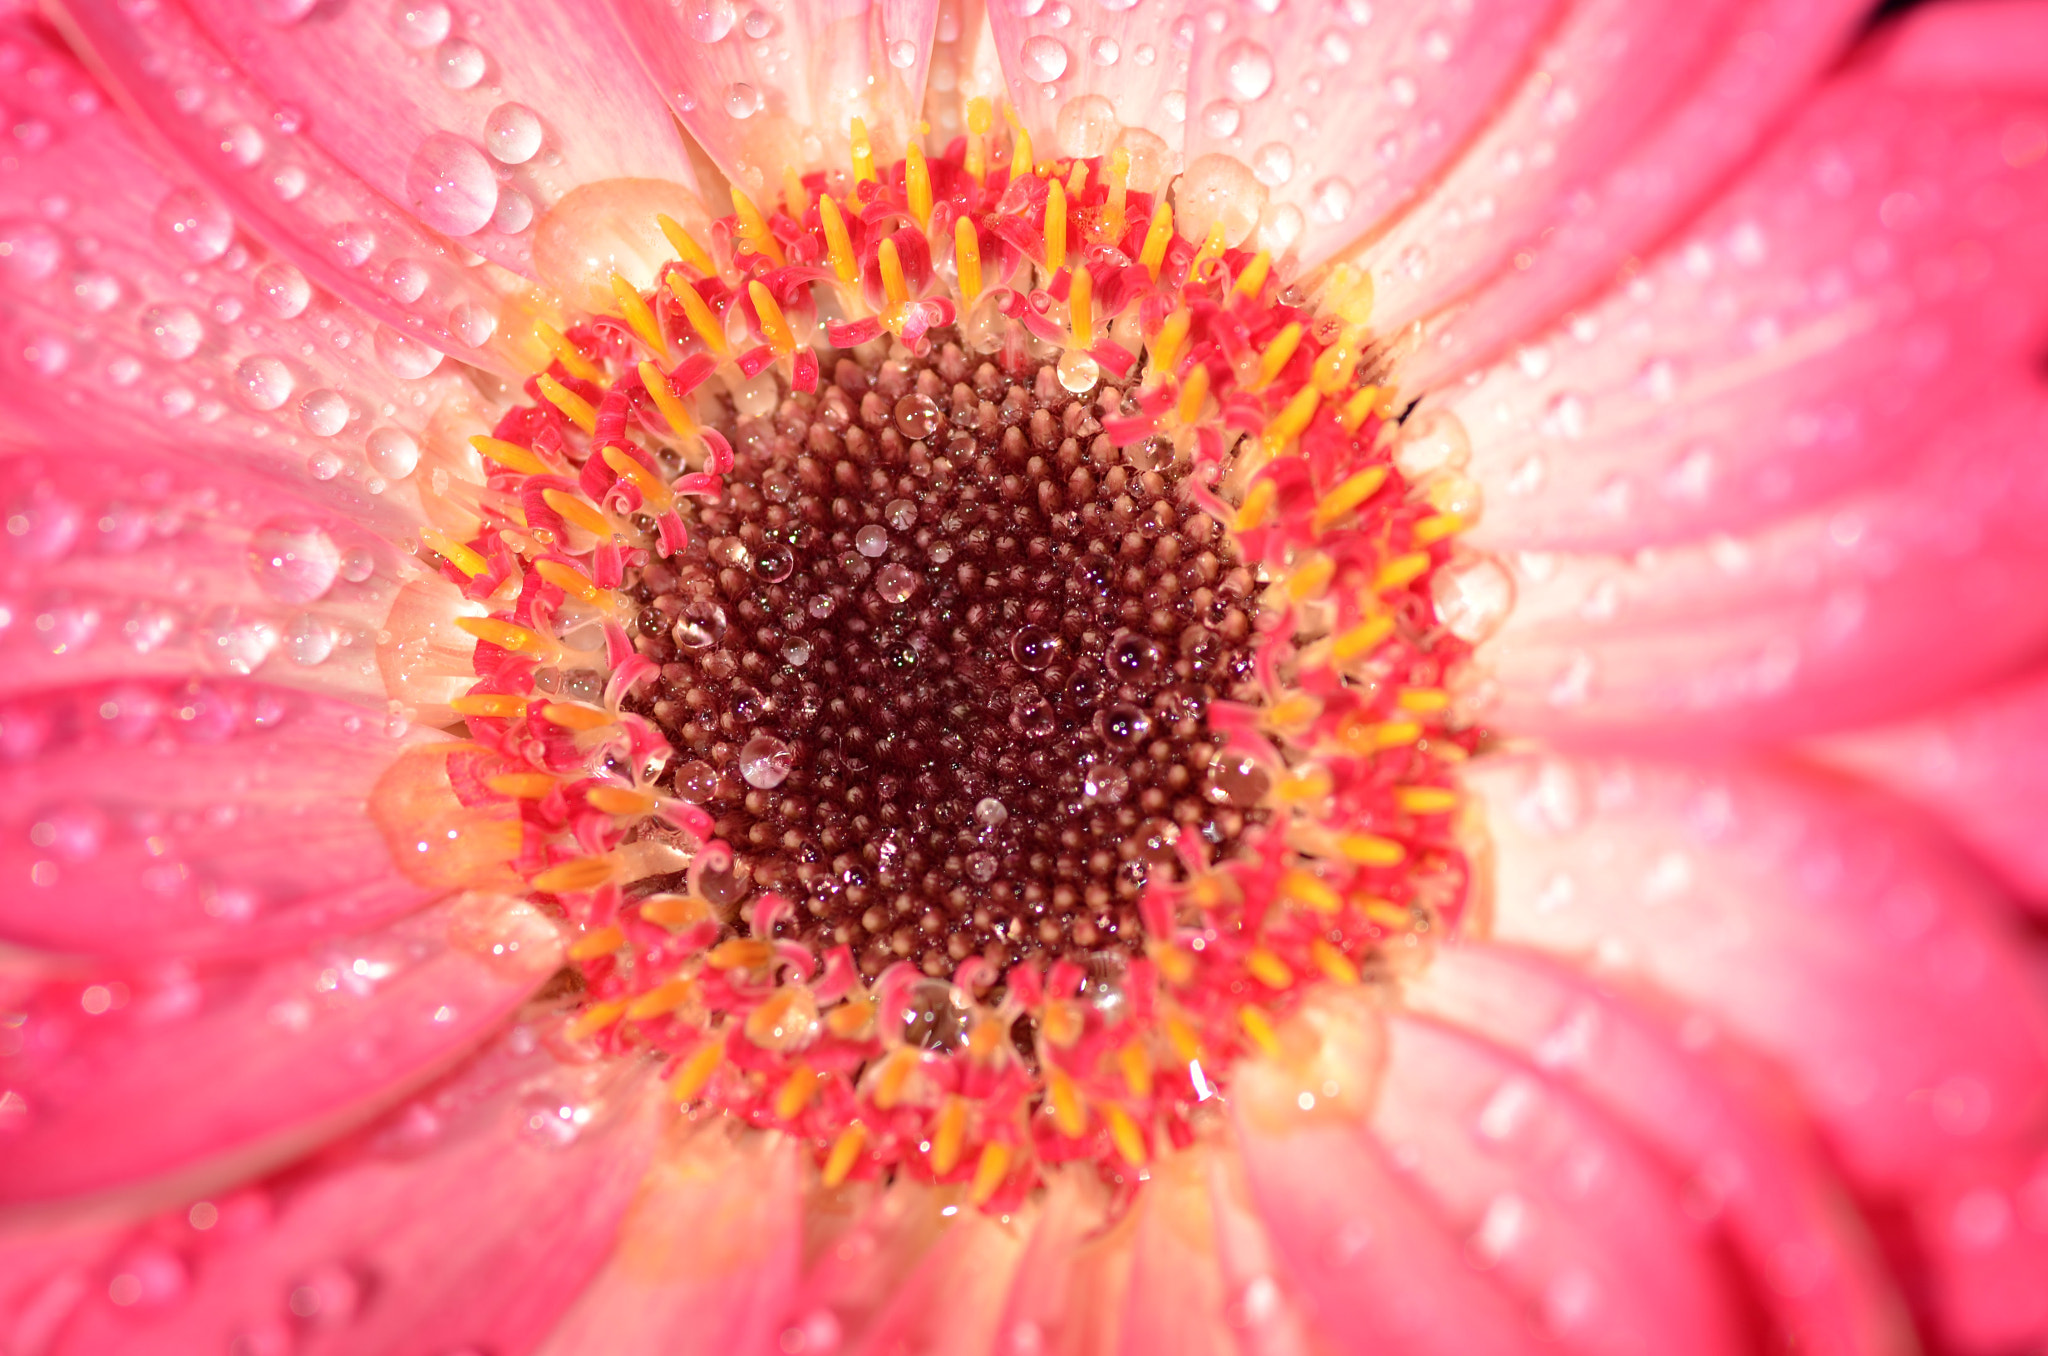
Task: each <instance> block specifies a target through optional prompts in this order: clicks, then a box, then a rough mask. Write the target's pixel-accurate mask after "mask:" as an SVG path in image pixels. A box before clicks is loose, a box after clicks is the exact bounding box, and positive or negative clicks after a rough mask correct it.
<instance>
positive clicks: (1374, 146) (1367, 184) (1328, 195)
mask: <svg viewBox="0 0 2048 1356" xmlns="http://www.w3.org/2000/svg"><path fill="white" fill-rule="evenodd" d="M1276 8H1277V7H1274V6H1267V5H1254V6H1245V7H1236V6H1232V7H1218V8H1214V9H1209V10H1205V11H1203V12H1202V13H1201V14H1200V15H1190V16H1188V17H1187V18H1184V19H1182V20H1181V21H1180V28H1178V29H1177V30H1176V33H1177V35H1178V34H1185V35H1186V37H1188V38H1191V39H1192V51H1191V52H1190V53H1189V60H1190V66H1189V72H1188V83H1187V98H1186V102H1185V108H1186V114H1187V129H1186V132H1187V140H1186V144H1185V155H1186V164H1187V167H1188V170H1189V177H1188V178H1186V179H1183V180H1182V181H1181V184H1180V186H1179V188H1178V189H1177V190H1176V196H1175V212H1176V215H1177V216H1187V217H1189V218H1190V220H1188V221H1186V222H1183V226H1182V229H1183V231H1185V232H1187V233H1189V234H1193V235H1195V236H1197V237H1200V236H1201V235H1203V234H1206V232H1207V231H1208V229H1209V222H1210V220H1211V219H1213V217H1214V216H1215V215H1216V213H1215V210H1214V209H1213V208H1208V209H1205V210H1201V211H1196V212H1192V213H1190V212H1188V211H1187V207H1188V205H1189V204H1191V203H1192V202H1193V201H1195V200H1197V199H1200V198H1203V197H1206V196H1207V195H1209V194H1212V193H1223V194H1227V195H1228V196H1229V197H1230V199H1231V201H1232V204H1233V206H1232V208H1231V209H1229V215H1227V216H1226V220H1232V219H1234V220H1237V221H1243V220H1244V217H1245V215H1246V213H1245V208H1246V206H1250V207H1252V208H1254V209H1256V207H1257V206H1258V205H1259V204H1264V213H1263V217H1262V219H1261V224H1262V230H1261V232H1260V234H1259V236H1258V237H1257V242H1258V243H1259V244H1260V245H1261V246H1263V247H1264V248H1267V249H1270V250H1272V251H1273V253H1274V254H1275V255H1276V256H1277V255H1279V254H1282V253H1284V252H1286V251H1287V250H1288V249H1290V248H1292V249H1295V250H1298V251H1299V252H1300V256H1301V259H1302V261H1303V262H1304V263H1310V264H1313V263H1317V262H1319V261H1321V260H1323V259H1325V258H1327V257H1328V256H1329V255H1331V254H1333V253H1335V252H1336V251H1338V250H1340V249H1342V248H1343V247H1344V246H1346V245H1348V244H1350V243H1351V242H1352V241H1354V240H1356V239H1357V238H1358V237H1359V236H1361V235H1363V234H1365V233H1366V232H1368V231H1370V230H1372V229H1373V228H1374V226H1375V225H1376V224H1377V223H1379V222H1380V221H1381V220H1382V219H1383V218H1384V217H1385V216H1386V215H1387V214H1388V213H1389V212H1391V211H1393V210H1394V209H1396V208H1398V207H1399V206H1401V205H1402V204H1403V203H1404V202H1405V201H1407V200H1408V199H1409V198H1411V197H1413V196H1414V195H1415V194H1416V193H1417V192H1419V191H1420V190H1421V189H1422V188H1423V186H1424V185H1425V184H1427V183H1428V182H1429V180H1430V178H1431V177H1432V176H1433V175H1435V174H1437V173H1438V172H1440V171H1441V170H1442V169H1443V167H1444V165H1445V164H1446V163H1447V162H1448V161H1449V160H1450V158H1451V156H1453V155H1454V154H1456V152H1457V150H1458V148H1459V147H1460V146H1461V145H1463V144H1464V143H1465V141H1466V140H1467V138H1469V137H1470V136H1471V135H1472V133H1473V132H1474V131H1475V130H1476V129H1477V128H1478V127H1480V126H1481V125H1482V124H1483V123H1484V121H1485V119H1486V118H1487V116H1488V115H1489V114H1490V113H1491V112H1492V111H1493V109H1494V106H1495V103H1496V101H1497V100H1499V99H1500V98H1501V97H1502V95H1503V94H1504V93H1505V92H1506V90H1507V88H1508V84H1509V82H1510V81H1511V80H1513V79H1514V78H1515V76H1516V74H1517V73H1518V72H1519V71H1520V70H1521V69H1522V68H1523V66H1524V64H1525V63H1526V62H1527V61H1528V60H1529V59H1530V57H1531V54H1532V51H1533V49H1534V48H1535V46H1536V44H1537V43H1538V42H1539V41H1540V40H1541V39H1542V37H1543V35H1544V31H1545V29H1546V28H1547V27H1548V26H1549V24H1550V23H1551V22H1552V16H1553V15H1554V14H1555V13H1556V11H1557V9H1558V2H1557V0H1470V2H1469V3H1466V4H1460V5H1445V6H1435V5H1421V4H1393V5H1385V4H1383V5H1373V4H1370V3H1362V2H1358V0H1354V2H1353V3H1348V4H1339V5H1335V6H1331V7H1329V8H1328V9H1323V8H1322V7H1320V6H1319V7H1317V9H1316V10H1313V11H1311V12H1308V13H1303V14H1296V13H1294V12H1293V11H1291V10H1286V9H1279V10H1278V12H1277V13H1275V12H1274V10H1275V9H1276ZM1269 14H1270V15H1271V17H1268V16H1269ZM1160 59H1161V60H1162V61H1164V60H1166V59H1167V58H1166V55H1165V54H1164V53H1162V54H1161V58H1160ZM1283 153H1284V157H1285V159H1286V162H1287V169H1288V173H1287V175H1286V177H1285V178H1284V180H1283V179H1281V176H1280V175H1279V173H1278V169H1279V166H1280V162H1281V158H1282V155H1283ZM1212 156H1214V157H1219V159H1216V160H1211V161H1209V162H1208V165H1207V166H1205V165H1204V159H1205V157H1212ZM1265 181H1278V182H1274V183H1273V185H1272V187H1270V188H1268V187H1267V186H1266V182H1265ZM1245 235H1246V232H1245V230H1243V229H1230V230H1228V231H1227V236H1228V239H1229V241H1230V243H1231V244H1236V243H1238V241H1239V240H1241V239H1243V238H1244V237H1245Z"/></svg>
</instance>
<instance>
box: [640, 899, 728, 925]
mask: <svg viewBox="0 0 2048 1356" xmlns="http://www.w3.org/2000/svg"><path fill="white" fill-rule="evenodd" d="M640 916H641V917H642V918H645V919H646V920H647V921H648V922H650V923H652V924H654V925H655V926H656V927H664V928H677V929H680V928H686V927H689V926H690V925H691V924H693V923H701V922H703V921H704V920H705V919H707V918H709V917H711V905H710V903H709V902H707V901H705V900H702V899H699V898H697V896H695V895H655V896H654V897H652V898H651V899H649V900H647V901H646V902H645V903H643V904H642V905H641V906H640Z"/></svg>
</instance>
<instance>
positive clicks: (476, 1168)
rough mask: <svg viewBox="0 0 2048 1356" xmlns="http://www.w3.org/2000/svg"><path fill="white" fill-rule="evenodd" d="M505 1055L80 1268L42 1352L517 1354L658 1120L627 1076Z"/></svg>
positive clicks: (592, 1247)
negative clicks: (65, 1312) (80, 1277)
mask: <svg viewBox="0 0 2048 1356" xmlns="http://www.w3.org/2000/svg"><path fill="white" fill-rule="evenodd" d="M523 1034H524V1035H526V1036H529V1037H530V1036H531V1034H532V1033H531V1032H523ZM509 1045H510V1043H509V1042H500V1043H499V1044H498V1045H497V1046H496V1047H495V1048H493V1049H492V1050H490V1051H488V1052H486V1053H485V1054H483V1055H482V1056H480V1057H479V1058H478V1059H476V1060H474V1061H472V1062H471V1063H470V1064H468V1065H466V1066H465V1067H464V1068H463V1069H462V1070H460V1071H459V1072H458V1073H457V1074H455V1075H454V1076H452V1077H451V1078H449V1079H448V1080H446V1081H445V1082H442V1083H440V1084H439V1085H437V1086H435V1087H433V1088H430V1089H428V1090H427V1091H425V1092H423V1093H422V1094H420V1095H419V1096H418V1097H417V1098H414V1099H413V1100H411V1101H410V1102H408V1103H407V1104H406V1105H405V1106H403V1107H401V1108H399V1109H398V1110H397V1111H395V1112H393V1113H392V1114H391V1115H389V1116H387V1117H385V1118H383V1119H382V1120H380V1121H379V1122H378V1123H376V1124H375V1125H372V1126H370V1127H368V1128H367V1129H366V1130H365V1131H364V1132H362V1133H361V1134H359V1135H357V1136H355V1137H352V1138H351V1139H350V1140H348V1141H346V1142H344V1143H342V1144H340V1145H338V1146H335V1147H333V1148H331V1149H328V1150H325V1151H323V1152H321V1153H320V1154H318V1155H317V1156H315V1157H314V1158H312V1159H310V1160H309V1161H307V1162H305V1163H302V1164H299V1165H297V1166H294V1167H293V1168H291V1169H289V1170H288V1171H286V1172H283V1173H281V1174H279V1175H278V1176H276V1177H274V1178H271V1179H269V1180H267V1181H264V1182H261V1183H258V1184H255V1185H253V1186H249V1187H245V1188H243V1189H240V1190H237V1191H234V1192H232V1193H230V1194H227V1195H224V1196H221V1197H217V1198H215V1199H213V1200H208V1201H205V1202H200V1203H195V1204H194V1205H192V1206H190V1207H184V1206H181V1207H180V1208H178V1209H176V1210H174V1211H172V1212H169V1213H167V1214H166V1215H164V1216H162V1217H160V1218H158V1219H156V1220H153V1221H151V1222H149V1223H147V1224H145V1225H142V1226H140V1227H138V1228H136V1229H135V1230H133V1231H132V1232H131V1233H130V1234H129V1235H128V1236H127V1238H126V1239H125V1240H124V1241H123V1242H122V1243H121V1245H120V1246H118V1247H117V1248H115V1249H114V1250H113V1251H112V1252H111V1255H107V1256H104V1257H102V1258H100V1259H98V1260H97V1261H96V1262H95V1263H94V1264H92V1265H91V1267H90V1270H89V1271H88V1272H87V1277H88V1279H89V1287H88V1289H87V1291H86V1294H85V1295H84V1296H82V1297H81V1301H80V1302H78V1303H77V1304H76V1306H75V1308H74V1310H73V1311H72V1313H71V1314H70V1315H69V1320H68V1322H66V1323H65V1325H64V1326H63V1328H62V1337H61V1339H60V1340H59V1341H58V1342H57V1343H55V1344H54V1345H53V1346H52V1347H51V1348H50V1352H51V1356H88V1354H89V1356H114V1353H134V1354H135V1356H142V1354H143V1353H152V1352H169V1351H179V1352H236V1351H249V1352H254V1351H265V1350H276V1349H278V1348H277V1346H276V1345H275V1344H277V1343H280V1342H282V1343H284V1344H286V1346H288V1348H289V1349H290V1350H291V1351H293V1352H295V1353H298V1356H323V1354H324V1356H342V1354H343V1353H361V1352H387V1351H402V1352H420V1353H442V1352H453V1351H464V1350H468V1351H475V1350H486V1351H493V1352H514V1351H522V1350H525V1349H527V1348H528V1347H529V1346H530V1345H531V1344H532V1343H533V1341H534V1340H535V1337H536V1335H537V1334H538V1333H539V1332H541V1331H543V1330H544V1329H545V1328H546V1326H547V1324H548V1323H550V1322H552V1321H553V1320H554V1318H555V1317H556V1316H557V1315H558V1314H560V1313H561V1312H562V1310H563V1309H564V1308H565V1307H566V1306H567V1305H568V1304H569V1302H570V1301H571V1300H572V1299H573V1298H574V1297H575V1295H576V1294H577V1292H578V1291H579V1290H580V1289H581V1288H582V1287H583V1285H584V1283H585V1282H586V1281H587V1280H588V1279H589V1277H590V1275H591V1273H592V1272H593V1271H595V1270H596V1269H597V1267H598V1266H599V1264H600V1263H601V1262H602V1260H603V1258H604V1255H605V1253H606V1252H607V1251H608V1250H609V1248H610V1246H611V1242H612V1237H613V1233H614V1231H615V1230H616V1228H617V1225H618V1220H619V1217H620V1216H621V1215H622V1214H623V1213H624V1211H625V1209H626V1206H627V1204H628V1203H629V1201H630V1200H631V1199H632V1193H633V1188H634V1186H635V1185H636V1184H637V1183H638V1182H639V1180H640V1176H641V1173H642V1171H643V1170H644V1168H645V1166H646V1163H647V1160H648V1158H649V1156H650V1154H651V1152H652V1151H653V1149H654V1146H655V1144H656V1142H657V1140H658V1133H657V1126H658V1124H659V1122H660V1121H662V1120H663V1119H665V1118H666V1115H667V1113H665V1112H664V1110H663V1109H662V1108H661V1105H660V1102H659V1100H658V1099H653V1098H648V1097H645V1096H643V1095H642V1094H644V1093H645V1091H646V1088H645V1086H644V1081H643V1080H641V1079H638V1078H636V1077H635V1076H633V1075H632V1074H630V1073H627V1072H625V1071H622V1070H620V1069H618V1068H616V1067H606V1066H602V1065H600V1066H594V1067H593V1066H584V1067H577V1066H564V1065H561V1064H558V1063H557V1062H556V1061H555V1060H554V1059H553V1057H551V1056H550V1055H548V1054H546V1053H544V1052H541V1051H538V1050H536V1048H535V1045H534V1043H533V1042H532V1041H531V1040H530V1039H528V1040H524V1041H522V1042H520V1043H519V1044H518V1046H516V1047H515V1048H516V1049H518V1050H520V1051H523V1053H514V1048H508V1046H509ZM565 1110H568V1111H572V1112H574V1113H575V1114H577V1115H580V1116H583V1117H585V1119H583V1120H580V1121H565V1120H564V1119H563V1113H564V1111H565Z"/></svg>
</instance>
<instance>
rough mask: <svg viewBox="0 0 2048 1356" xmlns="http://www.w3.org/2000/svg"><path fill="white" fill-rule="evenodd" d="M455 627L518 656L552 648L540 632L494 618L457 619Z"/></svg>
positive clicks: (543, 651)
mask: <svg viewBox="0 0 2048 1356" xmlns="http://www.w3.org/2000/svg"><path fill="white" fill-rule="evenodd" d="M455 625H456V626H457V627H458V628H460V629H461V630H464V631H467V632H469V634H471V635H473V636H475V637H476V638H477V639H478V640H482V641H488V642H490V643H491V644H493V645H496V646H498V647H500V648H501V649H506V650H512V651H515V652H517V653H519V654H543V653H545V652H546V651H548V650H551V649H553V648H554V646H553V643H552V642H550V641H549V640H547V639H546V638H545V637H543V636H542V635H541V634H540V632H538V631H532V630H528V629H527V628H526V627H524V626H514V625H513V624H512V623H511V622H508V621H499V620H498V619H497V618H495V617H457V618H456V619H455Z"/></svg>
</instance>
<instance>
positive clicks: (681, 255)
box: [654, 213, 718, 278]
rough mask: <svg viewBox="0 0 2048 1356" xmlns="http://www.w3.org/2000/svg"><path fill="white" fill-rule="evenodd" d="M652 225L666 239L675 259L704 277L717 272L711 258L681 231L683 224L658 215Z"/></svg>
mask: <svg viewBox="0 0 2048 1356" xmlns="http://www.w3.org/2000/svg"><path fill="white" fill-rule="evenodd" d="M654 224H655V225H657V226H659V227H661V233H662V234H663V235H665V236H667V237H668V246H669V248H670V249H672V250H674V251H675V252H676V258H678V259H680V260H682V261H683V262H684V263H685V264H687V265H689V266H690V267H691V268H694V269H696V270H697V272H699V273H700V274H702V275H703V276H705V277H707V278H708V277H710V276H712V275H713V274H714V273H716V272H718V266H717V265H716V264H714V263H712V262H711V256H710V255H709V254H706V253H705V252H704V247H703V246H702V245H700V244H698V243H697V238H696V237H695V236H693V235H691V234H690V233H689V232H688V231H686V230H684V229H683V224H682V223H681V222H679V221H677V220H676V219H675V218H674V217H672V216H669V215H668V214H667V213H661V214H658V215H657V216H656V217H655V218H654Z"/></svg>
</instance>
